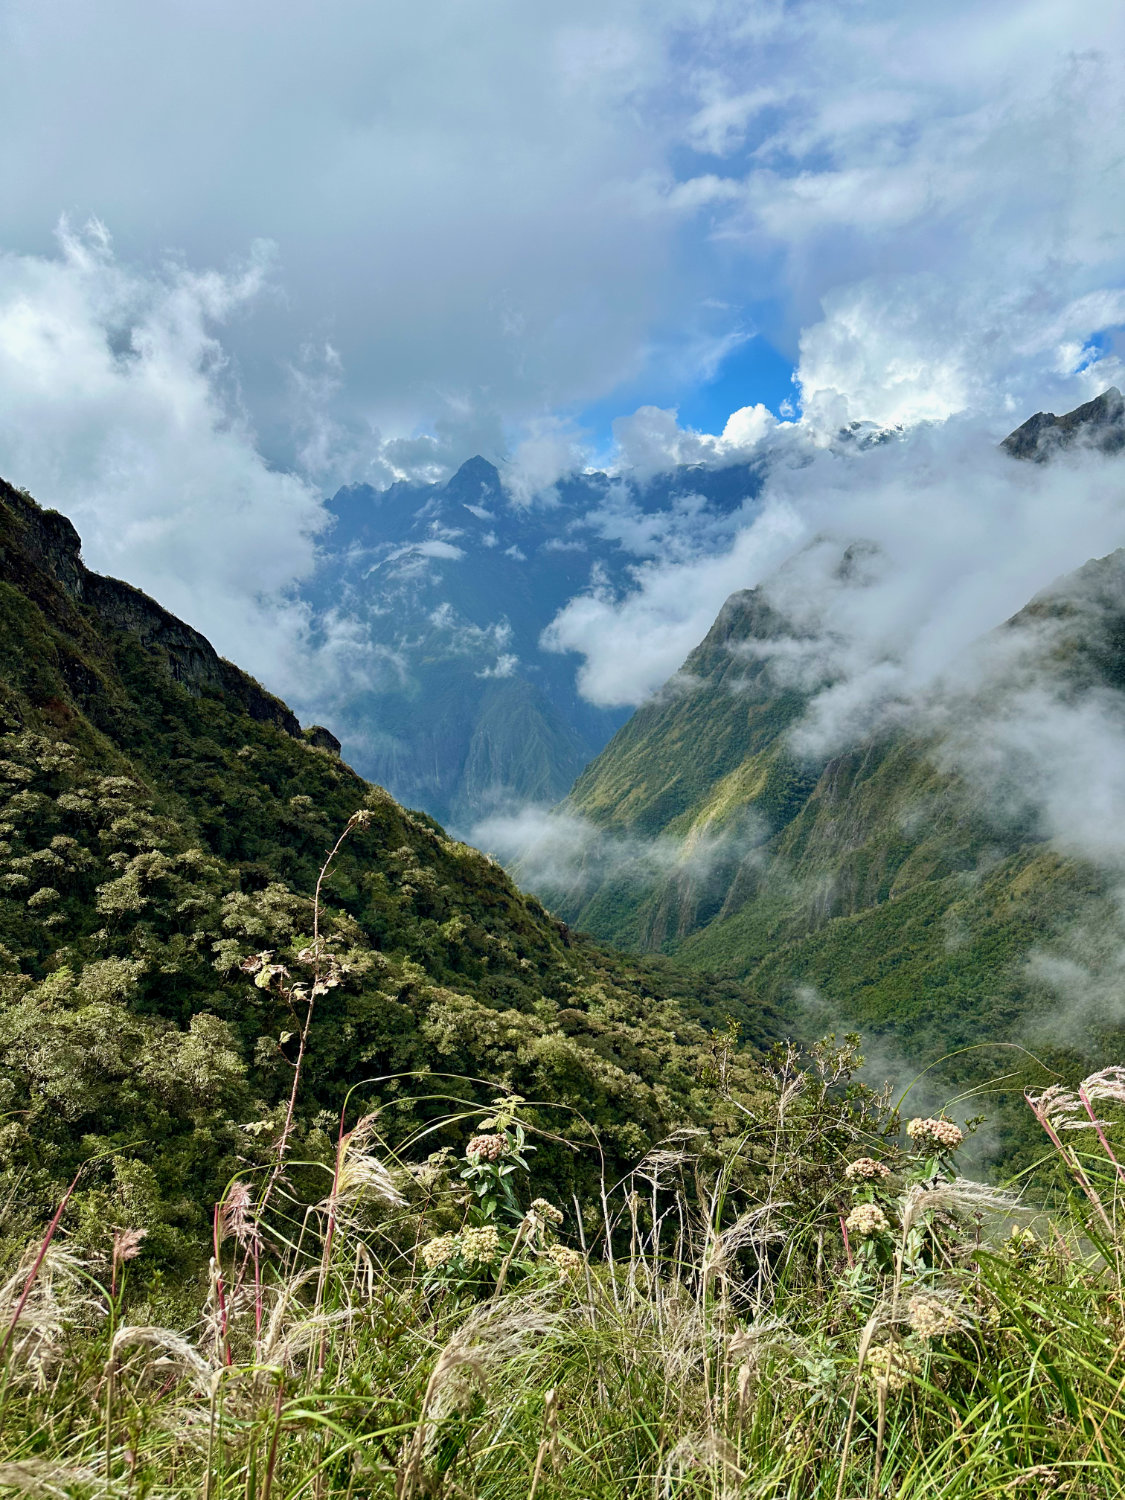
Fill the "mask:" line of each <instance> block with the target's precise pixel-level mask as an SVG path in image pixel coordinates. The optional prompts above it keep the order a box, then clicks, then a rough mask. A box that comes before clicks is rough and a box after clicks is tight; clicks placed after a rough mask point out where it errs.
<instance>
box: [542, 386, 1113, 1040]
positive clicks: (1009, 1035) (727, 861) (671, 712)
mask: <svg viewBox="0 0 1125 1500" xmlns="http://www.w3.org/2000/svg"><path fill="white" fill-rule="evenodd" d="M1114 394H1115V393H1111V399H1110V401H1109V403H1106V402H1103V403H1102V406H1107V404H1108V405H1110V406H1112V411H1111V412H1110V416H1111V417H1113V418H1114V420H1115V421H1116V412H1117V405H1118V404H1119V403H1114V402H1113V401H1112V396H1113V395H1114ZM1098 409H1099V410H1100V409H1101V408H1098ZM1044 431H1046V433H1047V436H1048V437H1049V436H1050V428H1049V427H1048V428H1046V429H1044V427H1043V424H1040V427H1039V429H1038V433H1039V441H1040V442H1042V441H1043V433H1044ZM1066 431H1068V432H1069V431H1070V429H1066ZM1114 431H1115V432H1116V427H1115V428H1114ZM845 565H846V554H845V556H844V557H843V558H842V560H841V566H845ZM795 635H796V632H794V631H793V630H792V629H791V627H790V626H789V625H788V624H787V622H786V621H785V620H784V619H783V618H781V617H780V616H779V615H778V614H777V612H776V611H775V609H774V608H773V607H771V604H770V602H769V601H768V600H767V599H766V598H765V596H764V593H763V592H762V591H757V590H755V591H747V592H743V593H741V594H736V595H734V596H733V597H732V598H731V599H730V600H728V602H727V604H726V605H725V606H724V608H723V611H722V612H721V614H720V616H719V618H718V619H717V620H716V623H715V626H714V627H713V629H712V630H711V632H710V633H709V635H708V636H707V638H706V640H705V641H704V642H703V644H702V645H701V646H700V647H699V648H698V649H697V650H696V651H695V652H694V653H692V655H691V657H689V659H688V661H687V662H686V663H685V664H684V668H683V669H682V672H681V673H680V674H678V676H677V678H675V679H673V681H672V682H671V683H670V684H669V687H668V689H667V691H666V692H665V693H663V694H662V695H661V696H660V697H659V698H658V699H657V700H656V701H654V702H653V703H651V704H649V705H647V706H646V707H644V708H643V709H642V710H640V711H639V712H638V713H637V714H636V715H635V716H634V717H633V719H632V720H630V722H629V723H628V724H627V725H625V726H624V728H623V729H622V730H621V731H620V732H619V733H618V735H617V736H616V737H615V739H614V740H613V741H612V742H611V743H610V745H609V746H608V747H607V749H606V750H605V751H604V752H603V753H602V755H601V756H599V757H598V759H597V760H595V761H594V762H593V763H592V764H591V765H590V766H589V767H588V768H587V769H586V771H585V772H584V773H583V775H582V777H581V778H580V779H579V781H578V782H577V783H576V785H575V787H574V789H573V791H572V793H571V796H570V798H569V799H568V802H567V803H566V804H565V810H566V811H569V812H572V813H575V814H578V815H580V816H581V817H583V818H585V819H587V820H589V821H590V822H592V823H594V824H595V825H597V826H598V827H601V828H604V829H606V830H608V831H609V832H611V833H612V835H613V837H614V838H616V839H618V840H627V839H629V838H633V837H635V838H638V839H639V838H642V837H643V838H645V839H654V838H655V839H657V840H661V839H664V840H667V841H669V847H673V845H672V843H671V841H675V847H678V848H681V849H683V850H684V851H685V853H686V854H687V855H689V856H690V854H691V851H692V850H695V849H699V848H700V847H703V846H704V845H706V843H707V841H708V840H709V841H710V845H709V847H710V849H711V854H710V857H709V858H706V859H702V860H701V859H698V858H691V857H686V858H685V859H684V860H683V861H682V863H681V866H680V867H676V866H675V864H674V863H670V866H669V868H668V869H667V870H666V871H665V872H663V873H661V874H660V875H658V876H654V875H653V873H652V871H651V868H650V869H649V870H648V871H647V872H644V873H643V874H641V873H639V867H638V866H636V865H634V866H632V867H624V868H621V867H615V868H614V870H613V873H612V875H611V876H610V877H609V878H607V879H604V880H602V881H601V882H600V883H595V884H593V885H591V884H590V883H589V882H587V883H586V884H585V885H583V884H582V883H581V882H576V883H575V885H574V886H573V887H572V888H571V889H570V890H569V891H560V892H552V893H550V899H551V900H552V901H553V902H554V904H555V905H556V906H557V908H558V909H559V910H560V911H562V912H564V913H565V914H566V916H567V917H568V918H569V919H570V920H572V921H574V922H575V923H576V924H578V925H579V926H581V927H583V928H585V929H587V930H589V931H591V932H594V933H596V934H598V935H600V936H603V937H606V938H611V939H613V940H614V941H616V942H619V943H621V944H623V945H625V946H635V947H638V948H642V949H643V948H650V949H655V950H662V951H664V952H674V953H676V954H677V955H678V956H679V957H680V958H682V959H683V960H685V961H687V962H689V963H692V964H698V965H700V966H701V967H704V968H707V969H709V970H716V971H720V972H726V973H729V974H732V975H737V976H739V977H740V978H742V979H743V980H745V981H746V982H748V983H749V984H750V986H751V987H752V988H753V990H754V991H755V992H756V993H757V994H758V995H760V996H761V997H762V998H763V999H768V1000H770V1001H771V1002H773V1003H775V1004H778V1005H779V1006H780V1007H781V1008H782V1009H783V1011H785V1012H786V1013H787V1014H788V1015H789V1016H790V1017H791V1018H792V1019H793V1023H794V1024H796V1025H799V1026H804V1025H806V1024H807V1025H809V1026H815V1025H816V1024H818V1020H819V1021H821V1022H825V1023H828V1022H831V1023H832V1024H841V1023H845V1022H846V1023H854V1024H856V1025H860V1026H863V1027H864V1028H865V1029H872V1028H873V1029H876V1030H878V1031H881V1032H884V1033H886V1034H888V1035H890V1036H892V1037H894V1038H895V1044H896V1046H897V1045H899V1044H901V1045H902V1047H903V1049H904V1050H907V1051H908V1052H909V1054H910V1055H911V1056H919V1057H921V1056H927V1057H932V1056H936V1055H938V1054H939V1053H940V1052H942V1051H944V1050H947V1049H949V1048H951V1047H954V1046H964V1045H970V1044H973V1043H978V1042H981V1041H984V1040H989V1039H1004V1040H1020V1041H1036V1042H1038V1040H1040V1039H1049V1040H1050V1043H1051V1045H1052V1046H1057V1045H1059V1044H1063V1045H1065V1046H1066V1047H1073V1048H1074V1049H1075V1050H1076V1051H1077V1052H1078V1053H1079V1054H1080V1055H1082V1056H1085V1057H1089V1056H1091V1055H1100V1051H1101V1048H1102V1045H1103V1041H1104V1037H1105V1033H1106V1031H1107V1029H1109V1030H1112V1029H1113V1028H1114V1027H1115V1026H1116V1020H1115V1014H1116V1011H1115V1008H1114V1006H1113V1004H1112V1001H1111V999H1109V998H1108V990H1109V989H1111V988H1112V986H1111V985H1110V982H1109V981H1110V977H1111V976H1112V974H1113V973H1114V972H1115V966H1116V965H1117V962H1118V953H1119V949H1120V943H1121V937H1120V926H1119V921H1118V910H1119V908H1118V905H1117V903H1116V901H1115V899H1114V896H1113V889H1114V877H1113V875H1112V873H1110V872H1107V869H1106V868H1099V867H1096V866H1095V865H1094V864H1091V863H1088V862H1086V861H1085V860H1083V859H1079V858H1076V857H1072V856H1071V855H1069V854H1068V853H1067V852H1066V848H1067V845H1066V839H1065V838H1062V839H1061V840H1060V839H1057V838H1056V839H1054V840H1053V841H1052V839H1051V838H1050V837H1049V835H1050V834H1051V832H1052V830H1050V829H1049V828H1047V827H1046V826H1045V825H1044V823H1043V820H1042V818H1041V817H1040V816H1039V814H1038V812H1037V809H1036V807H1035V805H1034V798H1032V797H1030V796H1029V795H1025V791H1026V788H1025V787H1024V786H1023V785H1022V781H1021V778H1023V777H1024V776H1025V774H1026V769H1027V768H1026V767H1025V766H1024V764H1023V763H1022V761H1021V757H1020V753H1019V748H1018V745H1017V746H1015V747H1014V748H1013V747H1009V749H1008V750H1007V751H1006V752H1005V753H1006V754H1007V755H1008V757H1009V758H1008V760H1007V762H1005V763H1003V764H1000V765H998V766H993V767H991V768H990V770H989V774H988V776H987V777H985V778H983V779H982V778H981V777H980V776H975V775H968V774H963V772H962V770H960V769H958V766H959V764H961V762H959V760H958V756H957V755H956V754H953V753H951V752H950V749H949V745H950V741H949V740H948V738H947V736H948V735H949V734H950V733H951V732H952V731H951V729H950V724H954V725H955V727H956V731H957V733H958V734H960V735H961V736H962V737H963V738H964V737H967V738H968V739H969V740H970V741H971V739H972V733H973V724H974V721H975V719H976V718H979V720H980V722H985V721H986V720H987V717H988V715H990V714H993V715H994V714H1001V715H1003V714H1004V713H1006V712H1007V711H1008V704H1009V700H1010V702H1011V703H1012V704H1016V703H1017V702H1018V699H1019V695H1020V694H1021V693H1022V692H1024V691H1025V690H1029V689H1030V688H1031V686H1032V685H1034V687H1035V690H1036V691H1038V692H1041V693H1043V694H1044V695H1045V699H1044V701H1045V702H1046V701H1048V700H1049V701H1050V702H1053V703H1057V704H1060V705H1069V706H1070V707H1071V708H1073V707H1074V706H1075V705H1079V706H1080V705H1082V704H1084V703H1089V704H1097V705H1100V706H1104V705H1106V704H1111V705H1112V704H1116V703H1118V698H1117V696H1116V695H1118V694H1120V691H1121V689H1122V687H1123V685H1125V552H1119V553H1115V554H1113V555H1112V556H1110V557H1108V558H1104V559H1100V560H1097V561H1094V562H1091V563H1089V564H1087V565H1086V566H1085V567H1084V568H1082V569H1081V570H1079V571H1078V573H1076V574H1074V575H1072V576H1070V577H1069V578H1066V579H1063V580H1060V582H1059V583H1058V584H1057V585H1055V586H1053V587H1052V588H1051V589H1049V590H1047V591H1045V592H1044V593H1043V594H1042V595H1040V596H1039V597H1037V598H1036V599H1035V600H1034V601H1032V602H1031V603H1030V604H1029V605H1028V606H1027V607H1026V608H1025V609H1024V610H1022V611H1020V613H1019V614H1018V615H1017V616H1016V617H1014V619H1013V620H1011V621H1009V622H1008V624H1007V625H1006V626H1004V627H1002V629H1001V630H1000V631H998V632H996V633H995V636H994V637H992V638H990V640H989V642H986V643H984V645H983V647H982V649H986V650H993V651H995V650H997V649H1002V651H1003V653H1004V660H1005V663H1006V665H1005V673H1006V675H1003V676H1001V677H1000V678H999V679H998V681H999V686H997V683H996V682H993V683H992V684H991V685H990V686H989V687H988V688H987V689H985V688H981V689H979V691H980V694H981V696H980V698H979V700H974V697H973V692H972V691H971V690H970V689H968V688H964V689H962V690H959V691H960V692H961V697H960V699H959V700H958V701H957V703H956V704H955V705H953V706H950V704H949V703H948V702H939V701H938V698H937V696H935V702H934V704H932V705H923V706H922V711H921V712H920V713H918V714H916V715H913V716H912V717H911V719H910V720H909V722H910V725H911V728H910V730H909V732H908V731H907V730H905V729H899V730H893V731H887V732H883V733H880V734H878V735H875V736H873V737H871V738H867V739H862V740H860V741H859V742H857V743H856V744H854V745H852V746H849V747H847V748H846V749H845V750H844V751H842V752H841V753H836V754H833V755H832V756H831V757H830V758H823V759H820V760H816V759H810V758H808V757H807V756H803V755H799V754H797V753H796V752H795V750H794V749H793V748H792V740H791V734H790V732H791V731H792V729H793V728H794V726H795V725H796V724H797V723H798V722H799V720H800V718H801V715H802V712H803V709H804V706H805V700H804V699H803V698H802V696H801V693H800V692H798V691H796V690H795V689H793V688H787V689H780V690H779V689H778V688H777V686H776V685H775V683H774V681H773V679H772V678H771V673H770V671H769V668H768V665H767V664H766V658H767V656H768V655H769V654H770V653H769V651H768V650H766V649H765V648H767V647H769V646H770V644H771V642H772V643H776V642H777V641H778V640H788V639H793V638H794V637H795ZM807 690H808V691H812V688H811V687H810V688H808V689H807ZM939 691H940V692H944V691H946V689H940V690H935V695H936V694H937V693H938V692H939ZM931 708H932V709H934V710H937V709H939V708H940V709H942V712H936V711H935V712H928V710H929V709H931ZM1116 711H1117V710H1116V709H1114V712H1116ZM1075 722H1076V723H1078V722H1079V720H1078V719H1076V720H1075ZM962 748H963V746H962ZM1054 832H1055V833H1058V830H1054ZM1063 970H1066V971H1067V972H1068V973H1069V974H1071V976H1072V978H1071V980H1070V981H1069V982H1070V983H1071V987H1072V989H1073V988H1077V987H1079V986H1080V985H1081V984H1082V983H1084V982H1085V981H1084V980H1083V979H1082V977H1081V976H1085V977H1086V980H1088V983H1086V986H1085V987H1086V996H1085V999H1081V1000H1079V999H1074V998H1072V997H1065V996H1062V994H1061V991H1060V988H1059V986H1060V980H1059V975H1060V973H1061V972H1062V971H1063Z"/></svg>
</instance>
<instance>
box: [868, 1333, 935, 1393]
mask: <svg viewBox="0 0 1125 1500" xmlns="http://www.w3.org/2000/svg"><path fill="white" fill-rule="evenodd" d="M864 1368H865V1371H866V1373H867V1374H868V1375H869V1376H870V1377H871V1379H872V1380H873V1381H874V1382H875V1384H876V1385H877V1386H882V1387H883V1389H884V1390H886V1391H901V1390H904V1389H905V1388H906V1386H908V1385H909V1384H910V1382H911V1380H913V1378H914V1377H915V1376H916V1375H918V1374H920V1373H921V1370H922V1366H921V1364H920V1363H919V1361H918V1359H917V1358H916V1357H915V1356H914V1355H913V1354H911V1353H910V1351H909V1350H908V1349H903V1348H902V1347H901V1346H900V1345H898V1344H879V1345H877V1346H876V1347H875V1348H874V1349H870V1350H869V1351H868V1354H867V1363H866V1365H865V1367H864Z"/></svg>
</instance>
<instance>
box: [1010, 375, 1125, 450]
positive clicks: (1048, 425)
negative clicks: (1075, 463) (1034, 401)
mask: <svg viewBox="0 0 1125 1500" xmlns="http://www.w3.org/2000/svg"><path fill="white" fill-rule="evenodd" d="M1076 443H1077V444H1079V445H1080V446H1083V447H1089V448H1097V449H1099V450H1100V451H1101V452H1102V453H1118V452H1120V450H1121V449H1122V448H1125V397H1123V396H1122V394H1121V392H1120V391H1119V390H1118V389H1117V387H1116V386H1115V385H1111V386H1109V387H1107V389H1106V390H1104V391H1103V392H1102V393H1101V395H1100V396H1095V397H1094V399H1093V401H1087V402H1086V403H1085V404H1084V405H1082V406H1076V407H1075V408H1074V410H1073V411H1068V412H1066V413H1065V414H1064V415H1063V416H1061V417H1056V416H1055V414H1054V412H1053V411H1037V412H1036V413H1035V415H1034V416H1033V417H1029V418H1028V419H1027V421H1026V422H1024V424H1023V425H1022V427H1017V428H1016V430H1015V432H1012V433H1009V435H1008V436H1007V437H1006V438H1005V439H1004V441H1003V442H1002V443H1001V444H1000V446H1001V447H1002V448H1005V449H1006V450H1007V451H1008V452H1009V453H1010V454H1011V455H1012V457H1013V458H1029V459H1031V460H1032V462H1034V463H1045V462H1046V460H1047V459H1048V458H1050V457H1051V455H1052V453H1054V452H1056V451H1057V450H1058V449H1059V448H1070V447H1072V446H1073V445H1074V444H1076Z"/></svg>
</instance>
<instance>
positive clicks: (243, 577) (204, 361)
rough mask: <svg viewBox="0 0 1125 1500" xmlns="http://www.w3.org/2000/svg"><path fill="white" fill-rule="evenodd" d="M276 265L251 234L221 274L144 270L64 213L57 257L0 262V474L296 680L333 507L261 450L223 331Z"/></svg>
mask: <svg viewBox="0 0 1125 1500" xmlns="http://www.w3.org/2000/svg"><path fill="white" fill-rule="evenodd" d="M271 264H272V256H271V252H270V250H269V247H268V246H264V245H261V246H258V247H256V248H255V249H254V251H253V252H252V254H251V255H250V257H249V258H248V259H247V260H246V261H245V262H244V263H243V264H242V265H240V266H237V267H236V268H235V269H233V270H231V271H228V272H214V271H209V272H195V271H190V270H187V269H186V268H184V267H182V266H179V265H168V266H165V267H164V268H163V269H162V270H161V271H160V272H159V273H158V274H154V275H152V276H142V275H139V274H137V273H135V272H133V271H130V270H129V269H128V268H126V267H124V266H122V265H121V264H120V263H119V262H118V261H117V260H116V259H115V257H114V255H113V251H112V248H111V246H110V243H109V239H108V236H107V234H106V232H105V230H104V229H103V228H102V226H101V225H99V224H97V223H94V224H92V225H90V226H88V227H87V229H86V230H85V231H83V232H80V233H79V232H75V231H73V230H71V229H70V228H69V227H67V226H66V225H65V224H64V225H63V226H62V228H61V229H60V232H59V239H58V249H57V252H56V253H55V254H54V255H50V256H15V255H4V256H2V257H0V472H2V473H3V474H4V475H5V476H6V477H7V478H8V479H9V480H10V481H11V482H13V483H16V484H21V485H23V486H24V487H25V488H27V489H29V490H30V491H31V492H32V493H33V494H34V495H36V496H37V498H38V499H39V500H40V501H41V502H42V503H43V504H45V505H53V506H57V507H58V508H59V509H61V510H63V511H65V512H66V514H67V515H69V516H70V517H71V518H72V520H73V521H74V522H75V524H76V526H77V527H78V530H79V532H80V533H81V535H82V538H83V543H84V549H85V557H86V560H87V562H88V564H89V565H90V566H91V567H93V568H94V569H96V570H98V571H101V572H107V573H110V574H113V575H115V576H118V577H124V578H126V579H128V580H129V581H130V582H131V583H134V584H137V585H139V586H140V587H141V588H144V589H145V590H147V591H148V592H149V593H151V594H153V595H154V596H155V597H156V598H157V599H159V600H160V602H161V603H162V604H164V605H165V606H166V607H167V608H169V609H171V610H173V611H174V612H175V613H177V614H179V615H181V616H182V617H183V618H185V619H187V620H189V621H190V622H191V623H192V624H194V625H195V626H197V627H198V628H199V629H201V630H203V631H204V632H205V633H206V634H207V635H208V636H209V637H210V638H211V639H212V640H213V642H214V643H215V645H216V646H217V647H218V649H219V650H220V651H222V652H223V653H224V654H226V655H228V656H233V657H236V658H237V659H238V660H239V661H240V662H241V663H242V664H244V665H245V666H248V667H249V668H250V669H251V670H253V671H256V672H258V673H260V674H261V675H262V676H263V677H264V678H265V679H266V680H267V681H268V682H270V683H271V684H272V685H274V686H277V687H281V688H285V689H292V688H294V687H296V686H297V685H298V683H299V674H297V673H295V672H294V671H292V670H291V663H292V660H293V658H294V656H295V655H297V654H298V653H299V652H300V651H301V650H302V649H303V648H304V646H305V644H306V631H307V625H308V619H307V613H306V611H305V609H304V608H303V607H302V606H301V605H300V604H299V603H297V601H296V600H295V598H294V596H293V587H294V585H295V584H296V583H297V582H298V581H299V580H300V579H301V578H302V577H304V576H305V575H306V574H307V573H308V572H309V571H310V570H311V568H312V565H313V561H314V552H315V538H316V536H317V534H318V532H319V531H320V530H321V528H322V527H323V525H324V522H325V516H324V513H323V511H322V508H321V505H320V502H319V499H318V497H317V495H316V494H315V493H314V492H313V491H312V490H311V489H310V487H309V485H308V484H307V483H306V482H305V481H304V480H302V479H300V478H298V477H296V476H295V475H292V474H284V473H278V472H277V471H275V470H273V469H271V468H270V466H269V465H268V464H267V463H266V462H265V460H264V459H263V457H262V455H261V453H260V452H259V450H258V448H257V445H256V442H255V434H254V432H253V430H252V428H251V426H250V424H249V422H248V420H247V417H246V415H245V413H244V411H243V410H242V408H241V405H240V402H239V398H238V388H237V384H236V382H235V380H234V378H233V371H232V370H231V368H230V366H229V364H228V363H227V361H226V359H225V356H224V352H223V348H222V345H221V344H220V342H219V340H218V337H217V335H216V329H218V328H219V327H220V326H222V325H223V324H225V323H228V322H229V321H230V320H231V319H232V318H234V317H236V316H238V315H239V313H240V312H241V311H242V310H244V309H245V308H246V307H247V306H248V304H250V303H251V302H253V301H254V300H255V299H257V298H260V297H261V296H262V295H263V294H264V292H265V289H266V288H267V287H268V283H269V277H270V274H271Z"/></svg>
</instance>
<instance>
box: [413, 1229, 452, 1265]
mask: <svg viewBox="0 0 1125 1500" xmlns="http://www.w3.org/2000/svg"><path fill="white" fill-rule="evenodd" d="M459 1240H460V1236H458V1235H456V1234H439V1235H438V1237H437V1239H436V1240H430V1241H429V1242H428V1243H427V1244H425V1245H423V1246H422V1248H421V1250H419V1252H418V1254H419V1255H420V1257H421V1259H422V1264H423V1265H424V1266H425V1268H426V1270H427V1271H440V1270H442V1269H443V1268H444V1267H445V1266H447V1265H448V1264H449V1262H450V1261H451V1260H452V1259H453V1257H454V1256H455V1255H456V1254H457V1251H458V1249H459V1248H460V1245H459Z"/></svg>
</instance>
